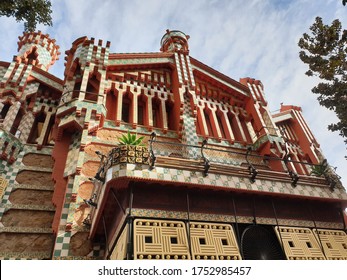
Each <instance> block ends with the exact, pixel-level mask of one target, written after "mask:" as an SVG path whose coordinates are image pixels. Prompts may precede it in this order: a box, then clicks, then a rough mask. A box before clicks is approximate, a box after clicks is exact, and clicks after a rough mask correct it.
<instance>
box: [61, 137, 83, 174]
mask: <svg viewBox="0 0 347 280" xmlns="http://www.w3.org/2000/svg"><path fill="white" fill-rule="evenodd" d="M80 141H81V133H80V132H76V133H75V134H74V135H73V136H72V140H71V143H70V146H69V153H68V156H67V162H66V166H65V170H64V177H66V176H69V175H71V174H74V173H75V172H76V167H77V162H78V157H79V152H80Z"/></svg>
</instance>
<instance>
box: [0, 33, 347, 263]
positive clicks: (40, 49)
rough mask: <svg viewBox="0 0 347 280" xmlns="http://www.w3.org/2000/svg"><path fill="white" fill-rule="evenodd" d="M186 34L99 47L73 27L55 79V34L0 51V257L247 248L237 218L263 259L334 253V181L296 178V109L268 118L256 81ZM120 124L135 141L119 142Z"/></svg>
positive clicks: (127, 255)
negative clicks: (203, 54)
mask: <svg viewBox="0 0 347 280" xmlns="http://www.w3.org/2000/svg"><path fill="white" fill-rule="evenodd" d="M188 39H189V36H187V35H185V34H184V33H183V32H181V31H175V30H174V31H170V30H167V31H166V33H165V35H164V36H163V37H162V40H161V49H160V52H154V53H138V54H131V53H126V54H114V53H111V52H110V47H111V44H110V42H106V44H104V43H103V42H102V40H99V41H96V40H95V39H93V38H91V39H89V38H87V37H81V38H79V39H77V40H76V41H74V42H73V43H72V46H71V48H70V50H67V51H66V52H65V54H66V57H65V60H66V64H65V71H64V80H61V79H59V78H57V77H55V76H53V75H51V74H49V73H48V72H47V71H48V69H49V67H50V66H51V65H52V64H53V63H54V62H55V61H56V60H57V59H58V57H59V55H60V53H59V47H58V46H57V45H56V42H55V40H54V39H51V38H50V37H49V36H48V35H44V34H42V33H41V32H33V33H24V34H23V36H21V37H19V43H18V46H19V48H18V54H17V55H16V56H14V59H13V61H12V62H10V63H7V62H0V101H1V102H0V157H1V161H0V170H1V172H2V173H1V174H0V175H1V177H0V191H1V199H2V200H1V204H0V244H1V245H0V258H1V259H56V260H60V259H66V260H68V259H219V260H222V259H224V260H234V259H244V258H246V259H247V258H252V254H255V255H254V256H258V255H257V254H256V253H259V252H253V251H252V250H251V252H250V251H247V250H249V249H247V246H245V243H244V242H245V240H246V239H247V236H246V235H247V234H249V232H250V230H248V229H250V228H252V230H254V229H255V230H260V231H259V232H261V233H262V234H264V233H265V234H268V235H269V236H265V237H266V238H267V237H268V238H269V240H271V242H272V243H276V244H277V245H276V246H277V247H276V246H275V247H276V248H277V249H276V250H279V252H278V254H277V255H276V258H283V259H310V258H321V259H344V258H347V249H346V248H345V245H346V243H345V236H346V234H345V231H346V224H345V222H346V221H345V220H346V219H345V214H344V213H343V209H344V208H345V207H346V205H347V195H346V191H345V189H344V188H343V186H342V185H341V183H340V181H339V176H338V175H337V174H335V173H334V172H333V169H332V168H331V167H329V166H327V168H326V171H325V172H324V173H323V174H321V176H320V177H315V176H312V175H311V171H312V169H314V168H315V167H314V166H315V165H317V166H319V165H321V164H323V160H324V156H323V154H322V151H321V150H320V148H319V144H318V143H317V141H316V140H315V138H314V136H313V133H312V132H311V131H310V129H309V127H308V126H307V124H306V122H305V120H304V118H303V116H302V112H301V108H300V107H296V106H286V105H283V106H282V107H281V109H280V112H279V113H278V114H276V115H275V116H271V115H270V113H269V108H268V105H267V101H266V99H265V94H264V87H263V85H262V83H261V81H259V80H255V79H252V78H243V79H240V81H236V80H234V79H232V78H230V77H227V76H225V75H223V74H221V73H219V72H218V71H216V70H214V69H212V68H210V67H208V66H207V65H205V64H203V63H202V62H200V61H198V60H196V59H194V58H193V57H192V56H191V55H190V50H189V46H188ZM128 131H129V132H130V133H131V134H132V135H136V137H143V145H144V147H141V148H140V147H133V146H121V145H120V144H119V138H120V137H121V136H122V135H124V134H127V132H128ZM322 209H324V211H322ZM297 232H298V235H300V236H299V237H300V238H299V237H298V236H297V235H295V234H296V233H297ZM246 233H247V234H246ZM289 233H290V234H289ZM23 236H24V237H25V238H23ZM298 238H299V239H298ZM297 239H298V240H299V241H296V240H297ZM35 240H39V242H35ZM305 240H306V241H307V240H309V241H307V242H310V243H309V244H308V243H307V242H306V241H305ZM257 242H260V243H259V244H258V245H259V246H256V247H257V248H261V245H262V244H261V240H259V241H257ZM16 244H17V245H16ZM246 245H247V244H246ZM310 246H311V247H312V248H311V247H310ZM275 247H274V248H275ZM306 247H307V248H306ZM278 248H279V249H278ZM309 249H312V250H313V251H314V250H315V252H314V253H312V252H311V251H312V250H311V251H310V250H309ZM264 250H265V249H264ZM261 253H262V256H265V255H266V256H268V258H275V257H274V255H272V256H271V255H269V254H270V252H261ZM254 256H253V257H254Z"/></svg>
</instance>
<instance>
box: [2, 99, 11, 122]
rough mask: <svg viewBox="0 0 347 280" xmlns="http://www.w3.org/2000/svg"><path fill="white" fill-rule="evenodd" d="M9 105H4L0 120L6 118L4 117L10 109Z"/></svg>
mask: <svg viewBox="0 0 347 280" xmlns="http://www.w3.org/2000/svg"><path fill="white" fill-rule="evenodd" d="M10 107H11V104H10V103H5V104H4V106H3V107H2V110H1V112H0V120H4V119H5V118H6V115H7V113H8V110H9V109H10Z"/></svg>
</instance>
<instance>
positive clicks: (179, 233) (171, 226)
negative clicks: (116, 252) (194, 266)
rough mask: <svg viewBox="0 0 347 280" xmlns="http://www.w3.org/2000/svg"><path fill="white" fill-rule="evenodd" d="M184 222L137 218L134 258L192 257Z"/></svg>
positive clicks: (135, 222) (135, 223)
mask: <svg viewBox="0 0 347 280" xmlns="http://www.w3.org/2000/svg"><path fill="white" fill-rule="evenodd" d="M188 248H189V247H188V242H187V232H186V228H185V225H184V223H183V222H178V221H163V220H147V219H136V220H135V221H134V259H190V256H189V250H188Z"/></svg>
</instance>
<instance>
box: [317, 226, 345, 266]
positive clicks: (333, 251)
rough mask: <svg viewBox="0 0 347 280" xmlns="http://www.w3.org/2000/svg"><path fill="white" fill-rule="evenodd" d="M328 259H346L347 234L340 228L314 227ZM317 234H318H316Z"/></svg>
mask: <svg viewBox="0 0 347 280" xmlns="http://www.w3.org/2000/svg"><path fill="white" fill-rule="evenodd" d="M313 233H314V235H315V236H316V237H317V239H318V240H320V242H322V245H323V250H324V253H325V256H326V258H327V259H328V260H347V234H346V233H345V232H343V231H342V230H326V229H317V230H316V229H314V230H313ZM318 234H319V236H318Z"/></svg>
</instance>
